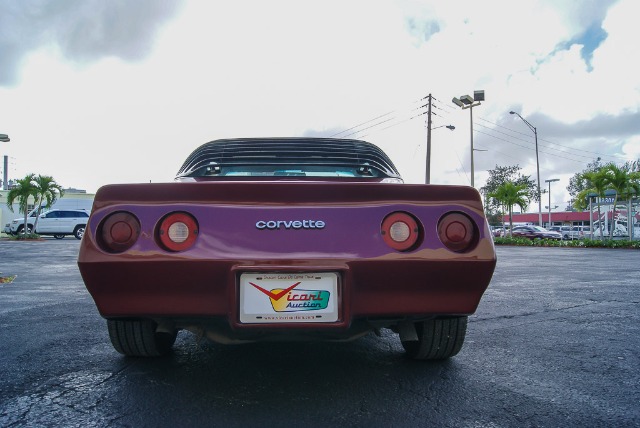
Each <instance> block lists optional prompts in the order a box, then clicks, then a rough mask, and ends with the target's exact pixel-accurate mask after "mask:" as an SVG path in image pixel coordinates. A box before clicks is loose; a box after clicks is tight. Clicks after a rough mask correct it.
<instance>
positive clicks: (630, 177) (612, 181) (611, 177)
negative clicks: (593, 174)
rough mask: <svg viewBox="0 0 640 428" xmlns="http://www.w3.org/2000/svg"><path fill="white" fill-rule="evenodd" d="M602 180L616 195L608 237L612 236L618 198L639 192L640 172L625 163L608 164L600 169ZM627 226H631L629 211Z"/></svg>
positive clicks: (628, 196)
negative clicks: (634, 170) (618, 164)
mask: <svg viewBox="0 0 640 428" xmlns="http://www.w3.org/2000/svg"><path fill="white" fill-rule="evenodd" d="M602 172H603V175H604V180H605V182H606V183H607V187H608V188H609V189H612V190H615V192H616V196H615V197H614V199H613V211H612V212H611V229H610V230H609V239H612V238H613V229H614V227H613V226H614V218H613V216H614V214H615V211H616V205H617V204H618V198H619V197H622V198H624V199H625V200H628V199H630V198H631V196H632V195H633V194H636V195H639V194H640V173H638V172H633V171H631V166H630V165H629V164H625V165H623V166H622V167H619V166H617V165H615V164H612V163H611V164H608V165H606V166H605V167H604V168H603V169H602ZM627 227H633V226H632V224H631V213H629V215H628V216H627Z"/></svg>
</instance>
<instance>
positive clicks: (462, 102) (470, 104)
mask: <svg viewBox="0 0 640 428" xmlns="http://www.w3.org/2000/svg"><path fill="white" fill-rule="evenodd" d="M480 101H484V91H474V92H473V97H472V96H471V95H462V96H461V97H460V98H456V97H453V99H452V100H451V102H453V103H454V104H455V105H457V106H458V107H460V108H462V109H463V110H464V109H469V119H470V124H469V130H470V133H471V187H475V182H474V180H475V177H474V176H475V169H474V165H473V152H474V149H473V108H474V107H477V106H479V105H480V104H481V102H480Z"/></svg>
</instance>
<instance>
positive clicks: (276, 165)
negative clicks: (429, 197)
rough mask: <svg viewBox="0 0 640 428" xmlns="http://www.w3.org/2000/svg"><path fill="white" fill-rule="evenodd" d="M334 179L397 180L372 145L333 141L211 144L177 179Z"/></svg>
mask: <svg viewBox="0 0 640 428" xmlns="http://www.w3.org/2000/svg"><path fill="white" fill-rule="evenodd" d="M206 176H314V177H321V176H326V177H329V176H333V177H336V176H337V177H339V176H344V177H367V176H368V177H389V178H400V174H399V173H398V170H397V169H396V167H395V166H394V165H393V163H392V162H391V160H390V159H389V157H388V156H387V155H386V154H385V153H384V152H383V151H382V150H380V149H379V148H378V147H377V146H375V145H373V144H371V143H368V142H365V141H360V140H347V139H336V138H248V139H229V140H216V141H211V142H209V143H206V144H203V145H202V146H200V147H198V148H197V149H196V150H194V151H193V153H191V155H190V156H189V157H188V158H187V160H186V161H185V162H184V164H183V165H182V167H181V168H180V170H179V171H178V177H206Z"/></svg>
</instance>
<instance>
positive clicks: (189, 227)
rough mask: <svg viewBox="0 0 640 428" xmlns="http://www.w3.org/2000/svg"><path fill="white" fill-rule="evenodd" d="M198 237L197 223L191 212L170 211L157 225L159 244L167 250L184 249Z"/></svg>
mask: <svg viewBox="0 0 640 428" xmlns="http://www.w3.org/2000/svg"><path fill="white" fill-rule="evenodd" d="M197 237H198V223H197V222H196V219H195V218H193V216H192V215H191V214H187V213H180V212H178V213H171V214H169V215H168V216H166V217H165V218H164V219H163V220H162V221H161V222H160V225H159V226H158V239H159V240H160V244H161V245H162V246H163V247H164V248H165V249H167V250H169V251H184V250H187V249H189V248H191V247H192V246H193V244H194V243H195V242H196V238H197Z"/></svg>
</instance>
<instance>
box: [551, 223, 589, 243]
mask: <svg viewBox="0 0 640 428" xmlns="http://www.w3.org/2000/svg"><path fill="white" fill-rule="evenodd" d="M549 230H552V231H554V232H558V233H560V234H561V235H562V239H565V240H567V239H584V238H588V237H589V234H590V233H591V228H590V227H589V226H551V227H550V228H549Z"/></svg>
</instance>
